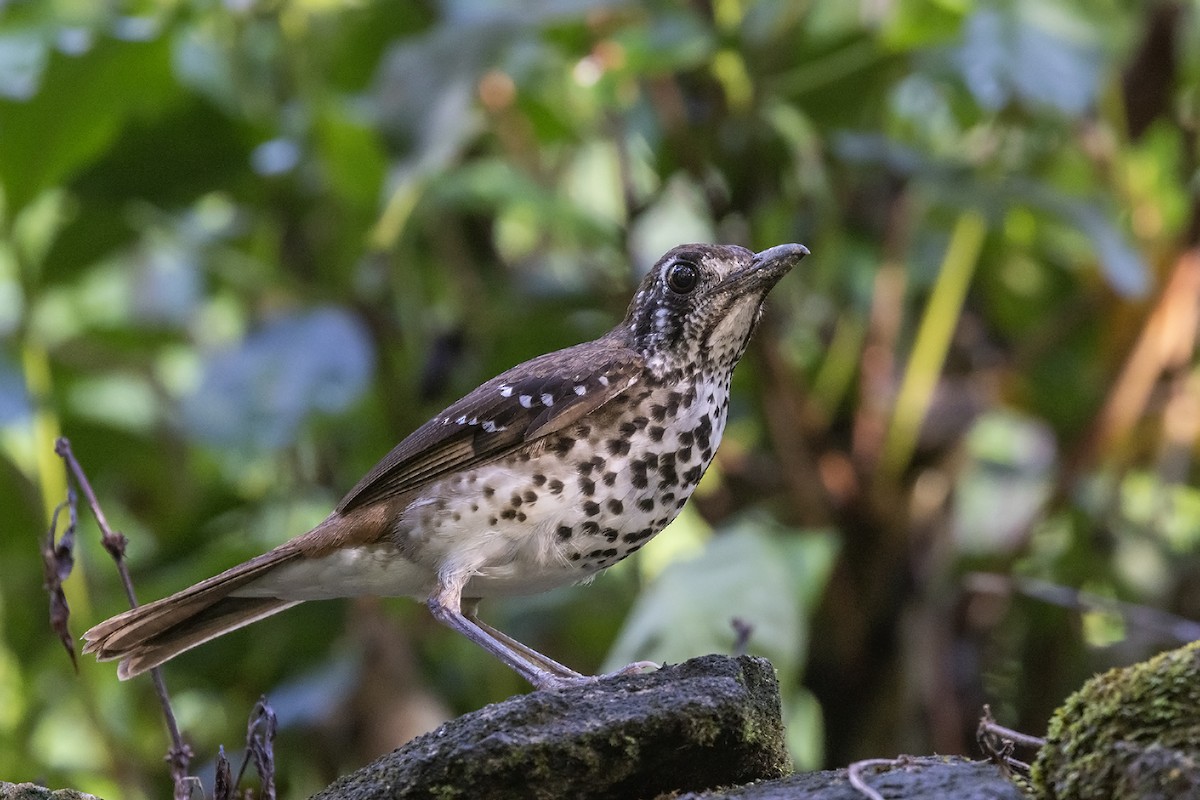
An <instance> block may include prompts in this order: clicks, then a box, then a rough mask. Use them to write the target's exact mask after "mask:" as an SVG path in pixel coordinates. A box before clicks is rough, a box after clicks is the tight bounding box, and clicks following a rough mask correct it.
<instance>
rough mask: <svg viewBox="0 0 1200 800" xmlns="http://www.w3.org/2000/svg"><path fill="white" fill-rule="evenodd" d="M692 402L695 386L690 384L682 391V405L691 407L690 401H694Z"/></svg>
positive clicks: (694, 397) (694, 400) (694, 398)
mask: <svg viewBox="0 0 1200 800" xmlns="http://www.w3.org/2000/svg"><path fill="white" fill-rule="evenodd" d="M694 402H696V387H695V386H692V387H691V388H690V389H688V390H687V391H686V392H684V393H683V407H684V408H691V407H692V403H694Z"/></svg>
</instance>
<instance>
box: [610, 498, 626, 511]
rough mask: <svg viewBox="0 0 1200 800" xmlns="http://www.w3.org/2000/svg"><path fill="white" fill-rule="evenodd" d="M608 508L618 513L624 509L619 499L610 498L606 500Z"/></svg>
mask: <svg viewBox="0 0 1200 800" xmlns="http://www.w3.org/2000/svg"><path fill="white" fill-rule="evenodd" d="M608 510H609V511H611V512H612V513H614V514H620V513H621V512H622V511H624V510H625V504H624V503H622V502H621V501H620V500H617V499H612V500H609V501H608Z"/></svg>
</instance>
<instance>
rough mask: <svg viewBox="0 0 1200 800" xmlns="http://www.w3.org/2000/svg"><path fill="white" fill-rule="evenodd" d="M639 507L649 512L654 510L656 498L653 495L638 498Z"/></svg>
mask: <svg viewBox="0 0 1200 800" xmlns="http://www.w3.org/2000/svg"><path fill="white" fill-rule="evenodd" d="M637 507H638V509H640V510H641V511H645V512H647V513H649V512H651V511H653V510H654V498H653V497H643V498H642V499H641V500H638V503H637Z"/></svg>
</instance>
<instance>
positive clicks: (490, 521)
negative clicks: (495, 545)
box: [488, 517, 500, 527]
mask: <svg viewBox="0 0 1200 800" xmlns="http://www.w3.org/2000/svg"><path fill="white" fill-rule="evenodd" d="M499 521H500V520H498V519H496V518H495V517H488V525H491V526H492V527H495V526H496V523H497V522H499Z"/></svg>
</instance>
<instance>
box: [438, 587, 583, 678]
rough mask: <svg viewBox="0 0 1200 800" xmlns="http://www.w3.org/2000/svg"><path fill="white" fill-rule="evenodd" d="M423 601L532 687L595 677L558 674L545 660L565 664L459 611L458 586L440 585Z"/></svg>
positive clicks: (443, 620) (441, 617)
mask: <svg viewBox="0 0 1200 800" xmlns="http://www.w3.org/2000/svg"><path fill="white" fill-rule="evenodd" d="M426 604H427V605H428V606H429V611H430V613H431V614H433V618H434V619H436V620H437V621H438V622H440V623H442V624H443V625H445V626H446V627H448V628H451V629H453V630H456V631H458V632H459V633H461V634H462V635H463V636H466V637H467V638H468V639H470V640H471V641H472V642H474V643H475V644H477V645H479V646H480V647H482V648H483V649H484V650H487V651H488V652H489V653H491V654H492V655H493V656H495V657H496V658H498V659H500V661H501V662H503V663H504V664H505V665H506V666H508V668H509V669H511V670H513V671H514V672H516V673H517V674H518V675H520V676H521V677H522V678H524V679H525V680H527V681H529V683H531V684H532V685H533V687H534V688H535V689H561V688H563V687H566V686H574V685H577V684H580V683H587V682H590V681H593V680H595V678H588V677H586V676H583V675H580V674H579V673H577V672H575V673H572V674H571V675H563V674H558V673H557V672H556V671H555V670H552V669H547V666H548V665H547V662H550V663H554V664H555V666H557V667H559V668H560V669H564V670H565V669H566V667H563V666H562V665H561V664H557V663H556V662H552V661H550V659H547V658H546V657H545V656H543V655H541V654H540V653H537V652H536V651H534V650H532V649H531V648H529V647H527V646H525V645H520V646H519V648H518V647H514V646H512V645H511V644H510V642H511V643H513V644H516V642H515V640H514V639H512V638H511V637H509V636H504V637H503V638H499V637H496V636H493V635H492V634H491V633H489V632H488V630H487V629H485V627H484V626H482V625H481V624H480V623H479V622H478V621H477V620H474V619H471V618H469V617H468V616H467V615H466V614H464V613H463V612H462V600H461V598H460V596H459V590H458V589H455V588H450V587H446V586H443V587H442V588H441V590H440V591H438V592H437V593H435V594H433V595H431V596H430V597H429V599H428V600H427V601H426ZM492 630H495V629H492ZM533 655H536V656H537V658H533V657H532V656H533ZM568 672H570V670H568Z"/></svg>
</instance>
